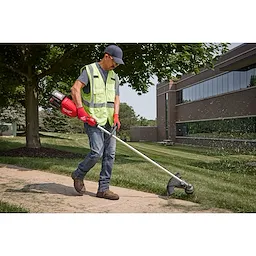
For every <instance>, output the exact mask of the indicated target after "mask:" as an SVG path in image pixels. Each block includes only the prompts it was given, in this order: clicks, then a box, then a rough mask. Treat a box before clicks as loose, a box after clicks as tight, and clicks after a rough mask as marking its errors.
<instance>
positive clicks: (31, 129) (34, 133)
mask: <svg viewBox="0 0 256 256" xmlns="http://www.w3.org/2000/svg"><path fill="white" fill-rule="evenodd" d="M30 77H32V75H31V76H30ZM37 83H38V81H37V79H34V78H33V79H32V78H31V79H28V81H27V84H26V86H25V95H26V147H27V148H40V147H41V142H40V137H39V117H38V84H37Z"/></svg>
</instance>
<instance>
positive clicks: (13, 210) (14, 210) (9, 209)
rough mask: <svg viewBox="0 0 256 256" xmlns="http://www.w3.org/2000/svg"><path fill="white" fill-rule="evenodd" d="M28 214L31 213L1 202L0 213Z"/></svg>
mask: <svg viewBox="0 0 256 256" xmlns="http://www.w3.org/2000/svg"><path fill="white" fill-rule="evenodd" d="M28 212H29V211H28V210H27V209H25V208H23V207H20V206H16V205H12V204H9V203H6V202H3V201H0V213H28Z"/></svg>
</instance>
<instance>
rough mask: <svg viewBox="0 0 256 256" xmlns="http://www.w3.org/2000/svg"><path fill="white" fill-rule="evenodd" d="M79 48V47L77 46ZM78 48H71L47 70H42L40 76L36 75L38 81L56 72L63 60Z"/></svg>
mask: <svg viewBox="0 0 256 256" xmlns="http://www.w3.org/2000/svg"><path fill="white" fill-rule="evenodd" d="M78 47H79V46H78ZM78 47H76V48H73V49H71V50H68V51H67V52H65V53H64V54H63V55H62V56H61V57H60V58H59V59H58V60H57V61H56V62H55V63H54V64H53V65H52V66H51V67H50V68H49V69H46V70H44V71H43V72H42V73H41V74H39V75H37V78H38V79H42V78H43V77H45V76H47V75H50V74H52V73H55V72H57V71H58V70H59V69H60V67H61V64H62V63H63V62H64V61H65V59H66V58H67V57H68V56H69V55H71V54H72V53H74V52H75V51H77V49H78Z"/></svg>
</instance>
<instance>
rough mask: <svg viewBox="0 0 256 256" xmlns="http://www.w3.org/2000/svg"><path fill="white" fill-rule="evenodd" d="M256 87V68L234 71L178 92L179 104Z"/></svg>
mask: <svg viewBox="0 0 256 256" xmlns="http://www.w3.org/2000/svg"><path fill="white" fill-rule="evenodd" d="M251 86H256V68H251V69H249V70H246V69H243V70H241V71H232V72H228V73H225V74H223V75H220V76H217V77H214V78H211V79H209V80H206V81H203V82H201V83H198V84H195V85H192V86H190V87H188V88H185V89H183V90H179V91H177V104H180V103H186V102H191V101H194V100H200V99H204V98H207V97H212V96H216V95H218V94H222V93H227V92H231V91H235V90H240V89H244V88H248V87H251Z"/></svg>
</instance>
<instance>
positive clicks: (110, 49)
mask: <svg viewBox="0 0 256 256" xmlns="http://www.w3.org/2000/svg"><path fill="white" fill-rule="evenodd" d="M104 53H107V54H109V55H111V56H112V57H113V59H114V61H115V62H116V63H117V64H124V62H123V60H122V58H123V51H122V49H121V48H120V47H118V46H117V45H114V44H112V45H109V46H107V47H106V49H105V51H104Z"/></svg>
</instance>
